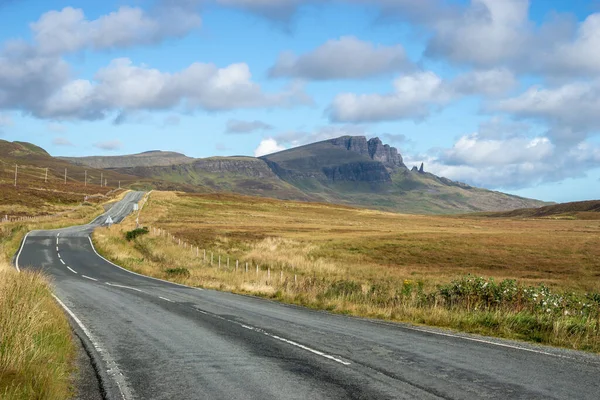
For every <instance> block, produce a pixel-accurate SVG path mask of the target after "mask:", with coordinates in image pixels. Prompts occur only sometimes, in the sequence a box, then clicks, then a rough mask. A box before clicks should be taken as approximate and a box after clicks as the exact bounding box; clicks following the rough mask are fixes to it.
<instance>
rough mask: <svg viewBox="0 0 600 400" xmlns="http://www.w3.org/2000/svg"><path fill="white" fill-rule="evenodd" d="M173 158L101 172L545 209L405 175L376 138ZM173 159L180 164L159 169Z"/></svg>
mask: <svg viewBox="0 0 600 400" xmlns="http://www.w3.org/2000/svg"><path fill="white" fill-rule="evenodd" d="M153 153H156V152H153ZM159 153H160V152H159ZM143 154H148V153H142V155H143ZM174 154H177V157H174V158H172V159H171V158H169V157H161V156H160V154H156V156H157V157H152V156H150V157H146V158H144V160H145V163H144V164H140V162H139V161H138V160H139V159H140V158H143V157H140V156H141V155H140V154H136V155H132V156H120V157H118V158H110V160H111V161H115V162H113V163H112V164H110V167H107V168H110V170H112V171H115V172H119V173H123V174H127V175H134V176H138V177H141V178H144V179H159V180H161V181H170V182H175V183H178V184H187V185H194V186H195V185H201V186H202V187H203V188H204V190H208V189H211V190H215V191H228V192H236V193H242V194H248V195H258V196H264V197H274V198H279V199H293V200H308V201H322V202H330V203H338V204H346V205H354V206H362V207H367V208H376V209H383V210H389V211H397V212H408V213H436V214H451V213H463V212H475V211H506V210H513V209H517V208H528V207H539V206H542V205H545V204H547V203H544V202H541V201H537V200H532V199H526V198H522V197H518V196H513V195H508V194H505V193H500V192H495V191H490V190H486V189H479V188H475V187H471V186H469V185H467V184H464V183H460V182H454V181H451V180H449V179H446V178H443V177H438V176H435V175H433V174H431V173H428V172H426V170H425V169H426V168H425V167H426V166H423V165H421V168H418V169H417V168H413V169H412V170H409V169H408V168H407V167H406V165H405V164H404V162H403V159H402V155H401V154H400V153H399V152H398V150H397V149H396V148H394V147H391V146H389V145H387V144H384V143H383V142H382V141H381V140H380V139H379V138H372V139H369V140H367V138H366V137H364V136H342V137H339V138H335V139H330V140H325V141H321V142H317V143H312V144H308V145H304V146H300V147H296V148H293V149H289V150H284V151H281V152H278V153H274V154H269V155H266V156H263V157H260V158H254V157H210V158H205V159H190V158H188V157H185V156H184V155H182V154H178V153H174ZM90 159H95V158H94V157H91V158H90V157H86V158H69V160H70V161H71V162H75V163H82V164H85V163H86V162H89V161H88V160H90ZM117 159H118V160H119V161H118V163H117V162H116V160H117ZM178 159H182V160H183V161H184V162H180V163H177V162H174V163H172V164H168V165H166V164H165V162H166V160H172V161H175V160H178ZM153 160H154V161H153ZM136 163H137V164H136ZM150 163H155V164H153V165H150ZM96 165H99V164H96ZM106 165H108V164H106ZM123 165H126V166H123Z"/></svg>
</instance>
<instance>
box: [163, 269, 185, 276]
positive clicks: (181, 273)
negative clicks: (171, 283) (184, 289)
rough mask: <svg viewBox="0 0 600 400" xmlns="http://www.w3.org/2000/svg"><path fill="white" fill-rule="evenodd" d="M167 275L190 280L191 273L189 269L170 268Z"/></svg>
mask: <svg viewBox="0 0 600 400" xmlns="http://www.w3.org/2000/svg"><path fill="white" fill-rule="evenodd" d="M165 272H166V273H167V275H170V276H179V277H184V278H189V276H190V271H189V270H188V269H187V268H169V269H167V270H166V271H165Z"/></svg>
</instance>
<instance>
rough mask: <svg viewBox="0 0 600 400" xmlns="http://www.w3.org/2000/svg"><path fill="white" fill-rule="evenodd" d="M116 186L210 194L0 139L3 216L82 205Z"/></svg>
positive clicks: (36, 212) (0, 213)
mask: <svg viewBox="0 0 600 400" xmlns="http://www.w3.org/2000/svg"><path fill="white" fill-rule="evenodd" d="M15 170H16V172H17V185H16V186H15ZM65 178H66V179H65ZM86 178H87V182H86ZM119 185H120V186H121V188H140V189H150V188H157V189H163V190H185V191H189V192H210V191H211V190H210V189H207V188H205V187H203V186H200V185H186V184H179V183H174V182H170V181H164V180H160V179H157V178H149V179H145V178H141V177H139V176H135V175H127V174H124V173H121V172H118V171H114V170H108V169H97V168H92V167H87V166H81V165H74V164H72V163H70V162H67V161H66V160H61V159H58V158H55V157H52V156H50V154H48V153H47V152H46V151H45V150H44V149H42V148H40V147H38V146H35V145H33V144H31V143H26V142H8V141H5V140H0V215H2V216H3V215H11V216H15V215H31V214H32V213H33V214H35V215H39V214H46V213H49V212H51V211H56V210H58V209H60V207H62V206H65V205H67V204H78V203H81V202H83V201H84V198H85V197H86V196H87V197H88V199H89V200H90V201H91V199H92V198H97V197H98V196H100V197H101V196H103V195H105V194H107V193H108V192H110V191H113V190H115V189H117V188H118V187H119Z"/></svg>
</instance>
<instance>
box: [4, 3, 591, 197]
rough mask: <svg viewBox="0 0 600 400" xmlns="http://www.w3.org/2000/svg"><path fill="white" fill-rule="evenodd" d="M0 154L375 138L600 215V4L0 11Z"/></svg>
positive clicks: (470, 176) (241, 148)
mask: <svg viewBox="0 0 600 400" xmlns="http://www.w3.org/2000/svg"><path fill="white" fill-rule="evenodd" d="M0 26H2V29H1V30H0V138H2V139H5V140H23V141H29V142H33V143H35V144H38V145H40V146H42V147H44V148H45V149H47V150H48V151H49V152H50V153H51V154H53V155H69V156H83V155H116V154H127V153H135V152H141V151H146V150H154V149H160V150H174V151H179V152H183V153H185V154H187V155H189V156H194V157H208V156H214V155H239V154H243V155H261V154H265V153H267V152H272V151H276V150H279V149H284V148H289V147H293V146H296V145H301V144H305V143H309V142H312V141H317V140H324V139H327V138H331V137H337V136H341V135H345V134H351V135H365V136H368V137H374V136H379V137H380V138H382V140H383V141H384V142H387V143H390V144H391V145H393V146H396V147H397V148H398V149H399V150H400V152H401V153H402V154H403V156H404V158H405V161H406V163H407V164H408V165H409V167H410V166H412V165H413V164H417V163H420V162H424V163H425V167H426V170H429V171H431V172H433V173H436V174H438V175H442V176H446V177H449V178H451V179H455V180H460V181H464V182H467V183H470V184H473V185H477V186H482V187H486V188H490V189H495V190H502V191H506V192H510V193H515V194H519V195H523V196H528V197H535V198H541V199H544V200H553V201H574V200H583V199H597V198H600V191H599V190H598V187H600V140H599V139H600V138H599V136H598V133H599V131H600V113H598V112H597V110H599V109H600V53H599V52H598V51H597V50H598V48H600V3H598V2H596V1H594V0H592V1H583V0H581V1H577V0H575V1H560V0H533V1H531V2H528V1H527V0H501V1H498V0H465V1H458V0H370V1H367V0H313V1H305V0H156V1H144V0H131V1H113V0H107V1H103V2H90V1H53V0H45V1H38V0H8V1H6V0H0Z"/></svg>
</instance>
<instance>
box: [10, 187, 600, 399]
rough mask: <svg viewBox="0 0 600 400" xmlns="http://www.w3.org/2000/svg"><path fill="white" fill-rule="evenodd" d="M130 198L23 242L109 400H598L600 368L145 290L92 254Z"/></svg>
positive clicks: (25, 257)
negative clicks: (98, 230)
mask: <svg viewBox="0 0 600 400" xmlns="http://www.w3.org/2000/svg"><path fill="white" fill-rule="evenodd" d="M142 196H143V193H141V192H135V193H129V194H128V195H127V196H126V198H125V199H124V200H123V201H121V202H119V203H118V204H116V205H115V206H114V207H113V208H112V209H111V210H109V211H108V213H107V214H105V215H104V216H102V217H100V218H98V219H96V220H95V221H94V222H92V223H91V224H89V225H85V226H81V227H72V228H67V229H62V230H55V231H35V232H31V233H30V234H29V235H28V236H27V238H26V239H25V240H24V243H23V246H22V248H21V251H20V253H19V255H18V257H17V265H18V266H19V267H21V268H35V269H41V270H44V271H45V272H46V273H48V274H49V275H50V276H52V277H53V279H54V286H55V293H56V296H57V299H59V301H60V302H61V304H62V305H63V306H64V307H65V308H66V309H67V310H68V312H69V314H70V315H71V318H72V319H73V322H74V326H75V329H76V331H77V332H78V334H79V335H80V336H82V337H83V339H84V341H86V343H87V344H88V346H89V347H90V348H91V349H92V350H91V353H92V355H93V356H94V358H95V360H96V362H97V364H98V365H97V367H98V369H99V374H100V377H101V379H102V380H103V386H104V387H105V388H106V391H107V393H106V397H107V398H109V399H113V398H114V399H307V398H310V399H322V398H323V399H325V398H327V399H344V398H348V399H509V398H511V399H512V398H514V399H598V396H599V393H600V380H599V379H598V377H600V357H597V356H594V355H589V354H584V353H579V352H570V351H566V350H559V349H553V348H546V347H536V346H529V345H525V344H517V343H514V342H509V341H502V340H498V339H487V338H481V337H475V336H468V335H459V334H453V333H449V332H446V331H441V330H434V329H421V328H414V327H410V326H404V325H400V324H391V323H384V322H377V321H372V320H366V319H359V318H351V317H344V316H340V315H332V314H328V313H324V312H318V311H311V310H307V309H303V308H300V307H294V306H288V305H283V304H279V303H276V302H271V301H268V300H263V299H258V298H253V297H247V296H238V295H233V294H229V293H223V292H217V291H211V290H201V289H193V288H188V287H183V286H179V285H176V284H172V283H168V282H163V281H159V280H155V279H152V278H147V277H143V276H140V275H136V274H133V273H130V272H127V271H125V270H123V269H121V268H120V267H118V266H115V265H113V264H111V263H110V262H108V261H106V260H104V259H103V258H101V257H100V256H99V255H97V254H96V252H95V250H94V249H93V246H92V243H91V240H90V239H89V234H90V233H91V232H92V230H93V229H94V228H95V227H97V226H99V225H100V224H102V222H103V221H105V220H106V217H107V215H111V218H112V219H113V220H114V221H115V222H119V221H120V220H121V219H122V218H124V217H125V216H126V215H127V214H128V213H130V212H131V211H132V209H133V204H134V203H135V202H137V201H139V200H140V199H141V198H142Z"/></svg>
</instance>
